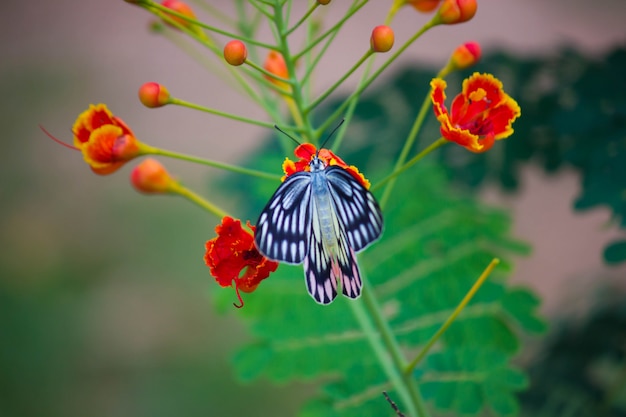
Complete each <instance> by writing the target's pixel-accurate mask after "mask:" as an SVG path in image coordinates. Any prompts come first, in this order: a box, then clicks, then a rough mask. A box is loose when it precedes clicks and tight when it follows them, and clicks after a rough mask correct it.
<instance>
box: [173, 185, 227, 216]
mask: <svg viewBox="0 0 626 417" xmlns="http://www.w3.org/2000/svg"><path fill="white" fill-rule="evenodd" d="M170 192H171V193H173V194H178V195H180V196H181V197H185V198H186V199H187V200H189V201H191V202H192V203H194V204H196V205H198V206H200V207H201V208H203V209H204V210H206V211H208V212H209V213H212V214H214V215H216V216H217V217H218V218H220V219H221V218H223V217H225V216H228V213H226V212H225V211H224V210H222V209H221V208H219V207H217V206H216V205H215V204H213V203H211V202H210V201H208V200H205V199H204V198H202V197H200V196H199V195H198V194H196V193H194V192H193V191H191V190H190V189H188V188H186V187H183V186H182V185H180V184H178V183H177V184H176V185H174V186H172V189H171V190H170Z"/></svg>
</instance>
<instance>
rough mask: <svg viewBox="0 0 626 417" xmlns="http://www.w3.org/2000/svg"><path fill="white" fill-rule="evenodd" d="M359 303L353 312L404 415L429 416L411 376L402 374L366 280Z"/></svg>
mask: <svg viewBox="0 0 626 417" xmlns="http://www.w3.org/2000/svg"><path fill="white" fill-rule="evenodd" d="M362 279H363V291H362V293H361V300H356V301H353V302H350V303H349V304H350V307H351V308H352V312H353V314H354V316H355V318H356V319H357V321H358V322H359V324H360V325H361V328H362V329H363V331H364V332H365V334H366V336H367V338H368V341H369V342H370V345H371V346H372V349H373V350H374V354H375V355H376V356H377V358H378V361H379V363H380V365H381V366H382V367H383V370H384V371H385V373H386V374H387V376H388V377H389V379H390V382H391V383H392V385H393V387H394V388H395V389H396V390H397V391H398V395H399V396H400V398H401V399H402V403H403V404H404V405H405V407H406V408H407V414H408V415H410V416H413V417H427V416H428V413H427V411H426V407H425V405H424V401H423V399H422V397H421V394H420V392H419V388H418V386H417V383H416V382H415V380H414V379H413V378H412V376H411V375H407V374H405V373H404V369H405V367H406V361H405V359H404V356H403V355H402V351H401V350H400V346H399V345H398V343H397V341H396V339H395V337H394V335H393V333H392V331H391V328H390V327H389V324H388V322H387V320H386V319H385V317H384V316H383V313H382V310H381V308H380V305H379V304H378V301H377V300H376V297H374V294H373V292H372V290H371V288H372V286H371V285H370V283H369V282H367V279H366V278H365V277H362Z"/></svg>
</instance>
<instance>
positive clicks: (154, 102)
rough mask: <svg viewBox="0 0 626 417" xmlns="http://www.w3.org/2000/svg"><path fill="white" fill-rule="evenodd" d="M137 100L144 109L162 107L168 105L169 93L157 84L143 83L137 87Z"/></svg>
mask: <svg viewBox="0 0 626 417" xmlns="http://www.w3.org/2000/svg"><path fill="white" fill-rule="evenodd" d="M139 100H141V103H142V104H143V105H144V106H146V107H150V108H154V107H162V106H165V105H166V104H169V102H170V92H169V91H167V88H165V86H164V85H161V84H159V83H155V82H149V83H145V84H143V85H142V86H141V87H139Z"/></svg>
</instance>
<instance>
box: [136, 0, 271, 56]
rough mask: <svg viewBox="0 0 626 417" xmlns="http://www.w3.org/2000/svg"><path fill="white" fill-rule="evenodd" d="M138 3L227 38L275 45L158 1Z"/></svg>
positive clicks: (262, 44) (256, 43)
mask: <svg viewBox="0 0 626 417" xmlns="http://www.w3.org/2000/svg"><path fill="white" fill-rule="evenodd" d="M138 4H140V5H142V6H144V7H146V8H147V9H148V10H150V9H156V14H157V16H159V17H161V18H162V17H163V15H171V16H176V17H178V18H180V19H182V20H184V21H186V22H189V23H191V24H192V25H194V26H197V27H201V28H203V29H206V30H208V31H211V32H213V33H218V34H220V35H224V36H226V37H228V38H231V39H238V40H240V41H242V42H245V43H248V44H250V45H256V46H260V47H261V48H266V49H275V47H274V46H273V45H270V44H267V43H264V42H259V41H257V40H256V39H253V38H247V37H244V36H241V35H239V34H237V33H234V32H228V31H226V30H222V29H219V28H217V27H215V26H211V25H207V24H206V23H202V22H200V21H199V20H196V19H192V18H190V17H189V16H186V15H184V14H181V13H178V12H177V11H175V10H172V9H170V8H169V7H165V6H162V5H160V4H159V3H155V2H153V1H151V0H140V1H138Z"/></svg>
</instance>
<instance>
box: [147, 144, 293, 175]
mask: <svg viewBox="0 0 626 417" xmlns="http://www.w3.org/2000/svg"><path fill="white" fill-rule="evenodd" d="M143 146H144V148H143V150H142V154H144V155H148V154H152V155H160V156H166V157H168V158H175V159H180V160H183V161H188V162H193V163H196V164H202V165H207V166H210V167H214V168H220V169H223V170H226V171H231V172H236V173H238V174H245V175H250V176H253V177H257V178H264V179H267V180H272V181H280V178H281V176H280V175H276V174H270V173H268V172H263V171H257V170H254V169H248V168H242V167H239V166H236V165H230V164H225V163H222V162H216V161H211V160H210V159H203V158H198V157H195V156H191V155H186V154H182V153H178V152H172V151H168V150H166V149H160V148H155V147H153V146H148V145H143Z"/></svg>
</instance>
